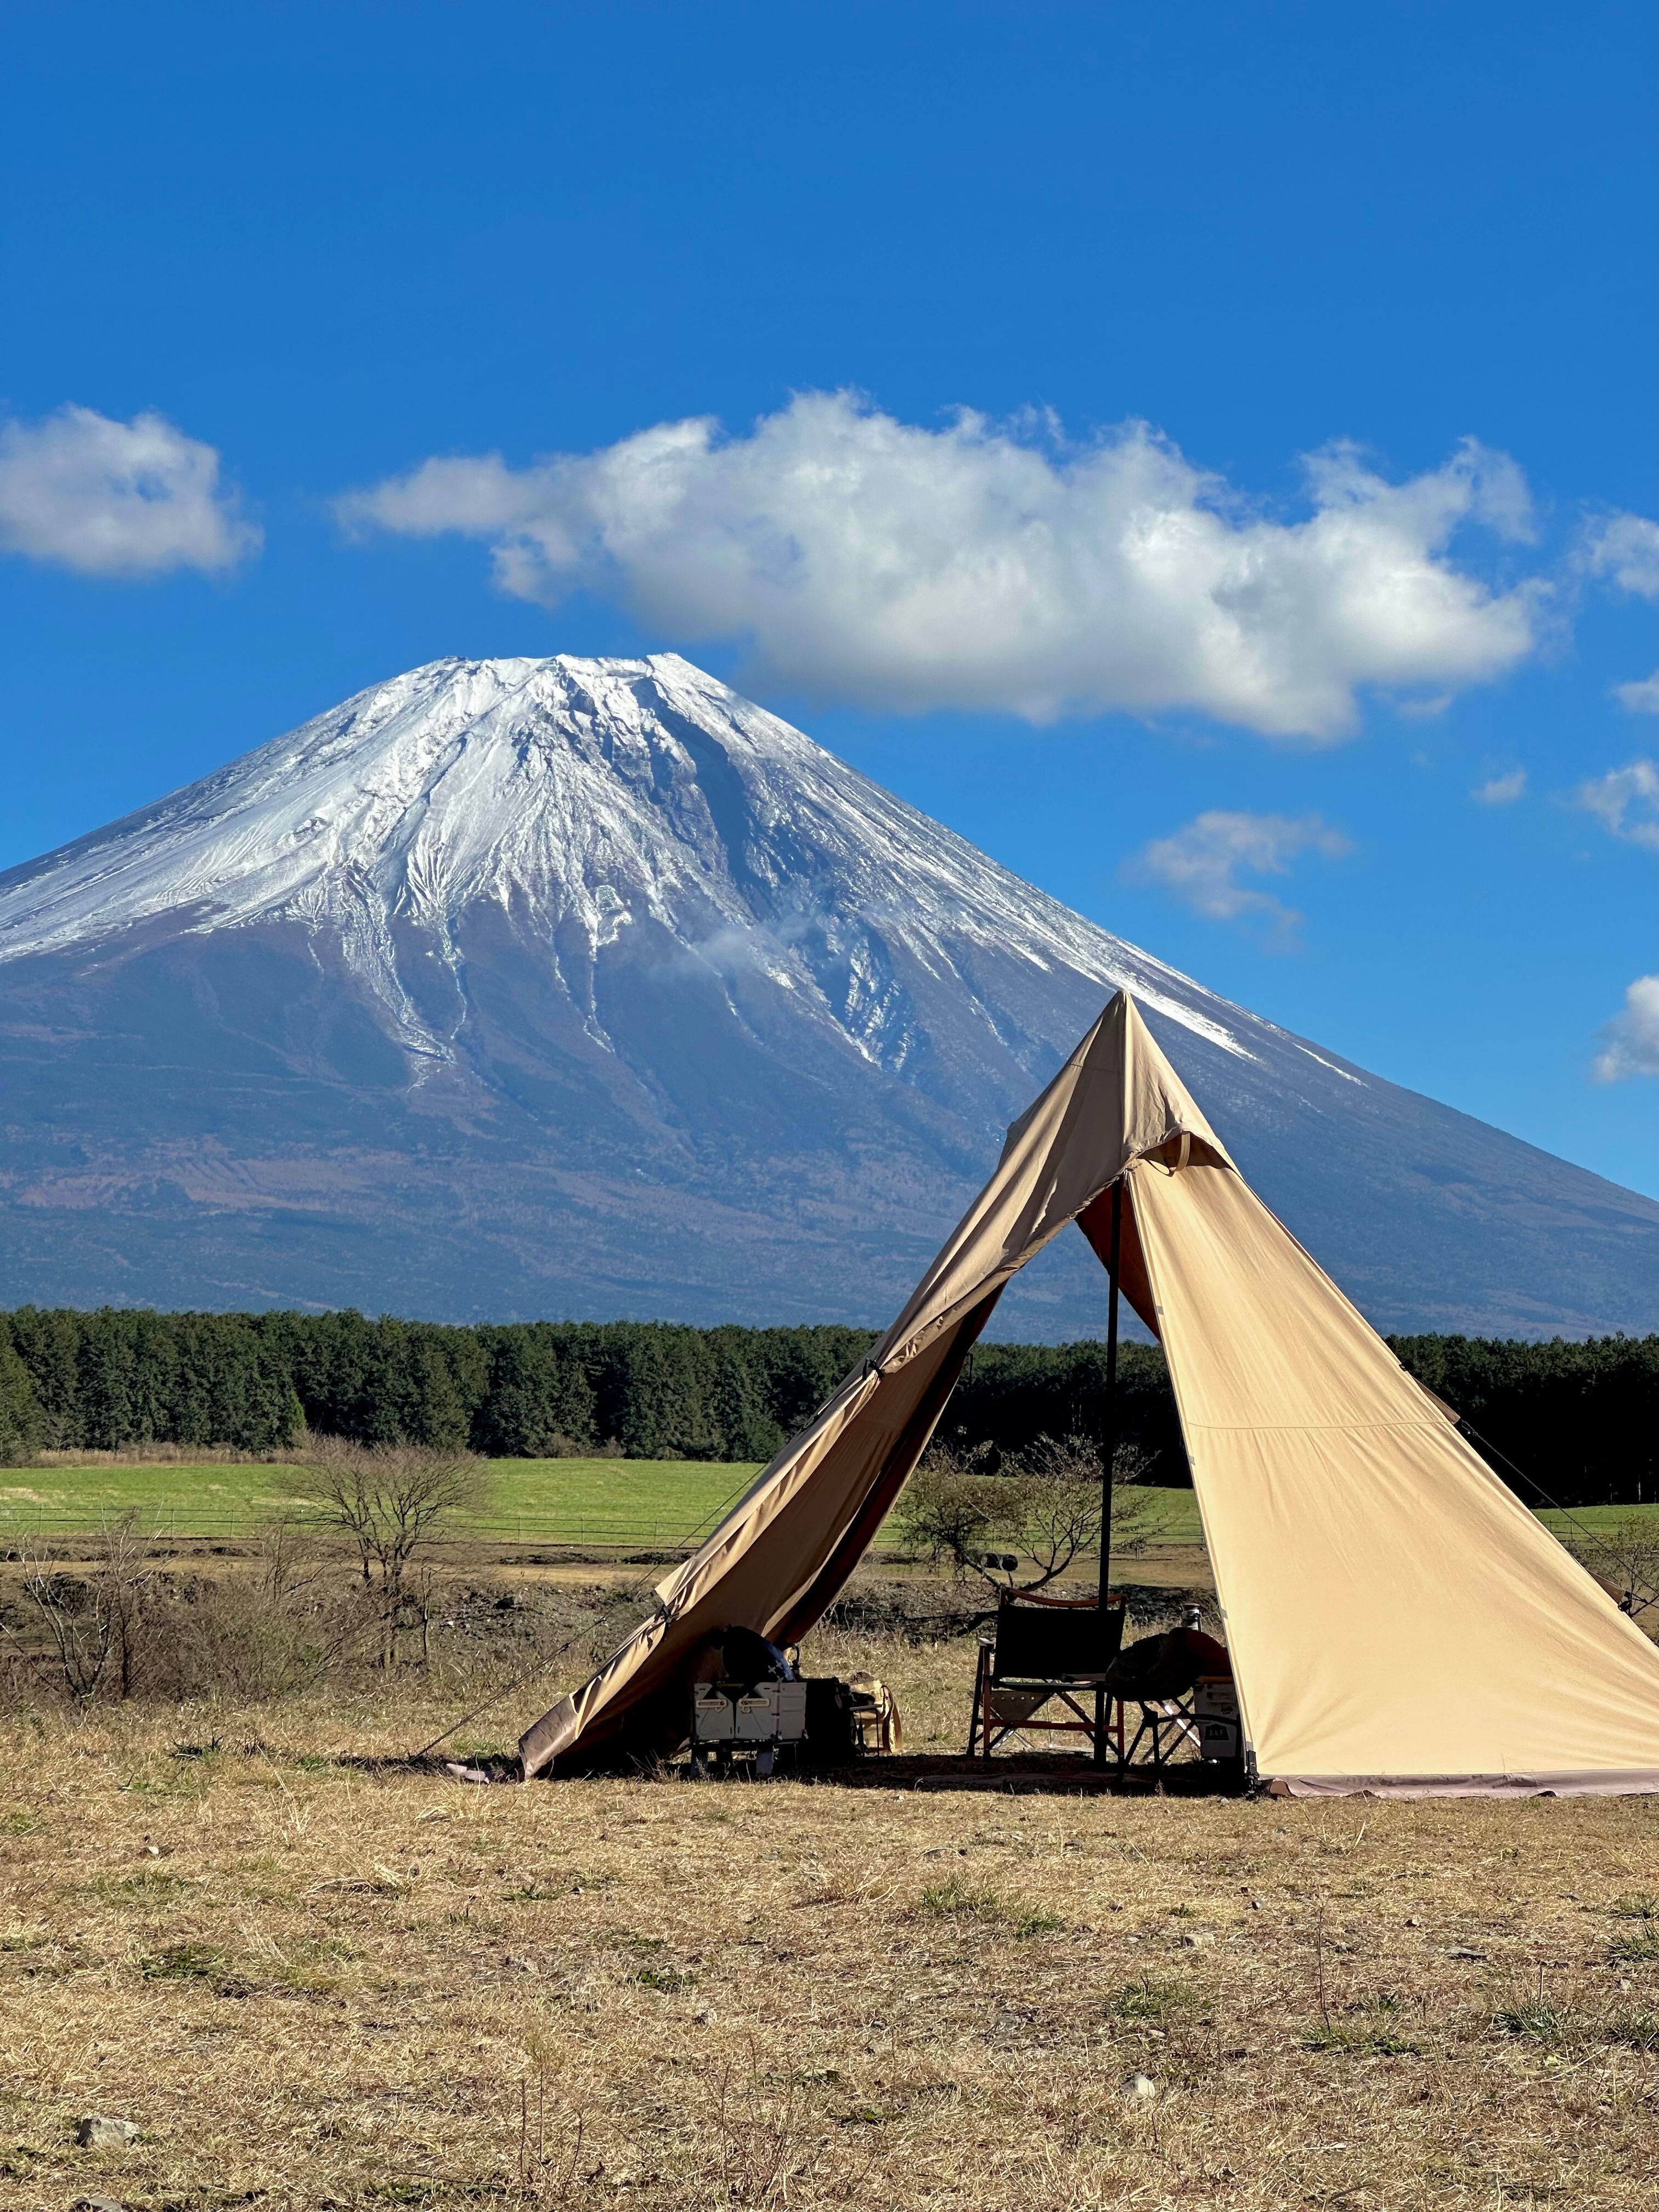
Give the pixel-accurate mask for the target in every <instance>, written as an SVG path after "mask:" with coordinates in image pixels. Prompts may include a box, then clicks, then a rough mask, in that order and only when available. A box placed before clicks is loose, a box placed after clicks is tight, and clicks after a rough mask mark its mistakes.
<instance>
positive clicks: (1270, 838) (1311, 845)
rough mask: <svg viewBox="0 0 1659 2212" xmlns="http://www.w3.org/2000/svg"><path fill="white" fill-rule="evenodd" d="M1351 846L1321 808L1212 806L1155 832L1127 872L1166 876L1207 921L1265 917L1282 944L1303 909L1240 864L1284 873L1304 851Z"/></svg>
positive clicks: (1163, 880)
mask: <svg viewBox="0 0 1659 2212" xmlns="http://www.w3.org/2000/svg"><path fill="white" fill-rule="evenodd" d="M1352 850H1353V848H1352V845H1351V843H1350V842H1349V841H1348V839H1347V838H1346V837H1345V836H1343V835H1342V833H1341V831H1340V829H1333V828H1332V827H1331V825H1330V824H1329V823H1328V822H1325V821H1323V820H1322V818H1321V817H1319V816H1318V815H1317V814H1301V815H1289V814H1239V813H1231V812H1229V811H1226V810H1225V809H1224V808H1221V807H1212V808H1210V809H1209V811H1207V812H1206V813H1203V814H1200V815H1199V816H1197V817H1195V819H1194V820H1193V821H1191V822H1189V823H1187V825H1186V826H1185V828H1184V829H1177V830H1176V833H1175V835H1174V836H1172V837H1155V838H1154V839H1153V840H1152V843H1151V844H1150V845H1147V846H1146V847H1145V848H1143V849H1142V851H1140V852H1139V853H1138V854H1136V855H1135V857H1134V859H1133V860H1131V861H1130V862H1129V863H1128V866H1127V869H1126V871H1125V872H1126V873H1127V875H1128V876H1129V877H1130V878H1131V879H1132V880H1133V879H1139V881H1141V882H1151V883H1157V884H1162V885H1163V886H1164V890H1168V891H1170V892H1172V893H1173V894H1174V896H1176V898H1178V899H1179V900H1180V901H1181V902H1182V905H1183V906H1189V907H1191V908H1192V909H1193V911H1194V914H1201V915H1205V916H1206V918H1207V919H1208V920H1209V921H1246V920H1250V919H1259V920H1261V921H1265V922H1267V924H1268V925H1269V927H1270V932H1271V937H1270V941H1271V942H1273V944H1275V945H1278V946H1279V947H1280V948H1281V949H1282V948H1285V947H1287V946H1288V945H1291V943H1293V942H1294V939H1295V933H1296V927H1297V923H1298V922H1299V921H1301V919H1302V917H1301V915H1299V914H1297V912H1296V910H1295V908H1291V907H1287V906H1285V905H1284V904H1283V903H1282V902H1280V901H1279V900H1278V899H1276V898H1274V897H1273V894H1272V893H1271V892H1270V891H1264V890H1256V889H1255V887H1254V886H1253V885H1251V884H1241V883H1240V882H1239V880H1238V875H1239V872H1240V870H1241V869H1242V870H1243V871H1245V872H1248V873H1249V874H1250V875H1255V876H1284V875H1288V874H1289V873H1290V864H1291V861H1292V860H1296V859H1297V857H1298V856H1299V855H1300V854H1303V853H1308V852H1314V853H1322V854H1324V856H1325V857H1326V859H1327V860H1338V859H1340V857H1341V855H1342V854H1344V853H1349V852H1352Z"/></svg>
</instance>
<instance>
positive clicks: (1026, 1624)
mask: <svg viewBox="0 0 1659 2212" xmlns="http://www.w3.org/2000/svg"><path fill="white" fill-rule="evenodd" d="M1122 1635H1123V1608H1122V1607H1121V1606H1109V1607H1107V1608H1106V1610H1105V1611H1104V1612H1102V1610H1101V1608H1100V1607H1098V1606H1097V1604H1096V1603H1095V1601H1094V1600H1093V1599H1092V1598H1063V1597H1046V1596H1043V1595H1040V1594H1039V1593H1037V1592H1036V1591H1030V1590H1004V1591H1003V1592H1002V1593H1001V1594H1000V1597H999V1599H998V1602H997V1613H996V1620H995V1622H994V1626H992V1628H991V1629H990V1631H989V1632H988V1633H987V1634H986V1635H982V1636H981V1639H980V1647H979V1663H978V1666H977V1668H976V1669H975V1675H974V1704H973V1711H972V1715H971V1717H970V1718H969V1723H968V1756H969V1759H975V1758H982V1759H988V1758H989V1757H990V1756H991V1753H993V1752H994V1750H995V1749H996V1747H997V1746H998V1745H999V1744H1000V1743H1002V1742H1004V1741H1006V1739H1007V1738H1008V1737H1009V1736H1011V1735H1016V1734H1024V1735H1031V1734H1037V1733H1042V1734H1045V1735H1083V1736H1086V1737H1087V1739H1088V1741H1089V1743H1090V1747H1091V1749H1094V1748H1097V1747H1099V1746H1100V1745H1101V1744H1102V1743H1103V1741H1104V1732H1105V1729H1106V1727H1107V1723H1108V1714H1107V1711H1106V1703H1105V1699H1104V1698H1103V1695H1102V1694H1101V1686H1102V1685H1103V1683H1104V1682H1105V1681H1106V1680H1107V1679H1108V1670H1109V1668H1110V1666H1111V1664H1112V1662H1113V1661H1114V1659H1115V1657H1116V1656H1117V1650H1118V1645H1119V1643H1120V1642H1121V1638H1122Z"/></svg>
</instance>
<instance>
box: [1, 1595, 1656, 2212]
mask: <svg viewBox="0 0 1659 2212" xmlns="http://www.w3.org/2000/svg"><path fill="white" fill-rule="evenodd" d="M811 1656H812V1663H814V1664H815V1665H816V1666H817V1667H818V1668H822V1669H824V1670H831V1669H833V1670H834V1671H837V1672H842V1673H846V1672H849V1671H851V1670H852V1669H853V1668H854V1667H855V1666H858V1665H868V1666H872V1668H874V1670H875V1671H877V1672H878V1673H879V1674H882V1675H883V1676H884V1678H886V1679H887V1680H890V1681H892V1682H893V1683H894V1684H895V1685H896V1688H897V1691H898V1693H899V1696H900V1699H901V1700H902V1704H903V1705H904V1708H905V1711H906V1717H907V1721H908V1731H907V1750H908V1751H909V1752H910V1753H913V1754H915V1753H921V1754H923V1759H922V1765H921V1766H920V1767H919V1766H918V1765H917V1764H916V1762H915V1759H914V1758H911V1759H907V1760H906V1761H905V1763H904V1765H903V1767H902V1769H896V1770H890V1778H891V1780H892V1781H894V1782H898V1781H899V1780H900V1779H901V1778H902V1781H903V1784H904V1786H902V1787H890V1786H882V1785H883V1778H882V1777H881V1776H880V1775H878V1773H877V1772H876V1771H873V1770H872V1769H869V1768H866V1770H864V1771H862V1772H861V1773H860V1776H859V1777H858V1778H857V1780H858V1785H859V1786H852V1787H849V1786H844V1785H842V1784H834V1783H825V1782H816V1783H811V1784H806V1783H803V1782H794V1781H787V1780H781V1781H776V1782H773V1783H770V1784H752V1783H725V1784H722V1783H716V1782H708V1783H702V1784H693V1783H688V1782H683V1781H662V1780H639V1781H629V1782H619V1781H587V1782H569V1783H560V1784H532V1785H531V1786H529V1787H527V1788H526V1787H522V1786H501V1787H489V1788H478V1787H470V1786H467V1785H465V1784H460V1783H458V1782H456V1781H454V1780H453V1779H452V1778H448V1777H447V1776H445V1775H443V1774H441V1773H431V1772H426V1771H411V1770H410V1768H409V1767H408V1766H406V1765H401V1764H399V1763H398V1761H399V1760H400V1759H401V1757H402V1755H403V1754H404V1753H407V1752H408V1751H409V1750H410V1749H411V1748H413V1747H416V1746H417V1745H418V1744H420V1743H421V1742H422V1741H425V1740H426V1738H427V1736H428V1735H430V1734H433V1733H435V1731H436V1729H437V1728H438V1727H440V1726H441V1725H442V1724H443V1723H444V1721H445V1719H446V1718H447V1717H453V1709H448V1708H446V1707H445V1706H444V1705H443V1702H442V1699H440V1698H439V1697H438V1696H437V1695H436V1694H435V1692H434V1691H433V1690H432V1689H430V1688H428V1687H425V1686H421V1685H419V1684H411V1685H403V1684H398V1683H394V1684H393V1685H392V1686H391V1687H390V1688H388V1687H386V1686H384V1685H381V1686H374V1687H373V1688H371V1690H369V1691H367V1692H359V1693H357V1694H354V1695H352V1696H349V1697H347V1696H345V1695H344V1694H343V1693H342V1692H338V1691H336V1692H331V1693H330V1694H329V1695H328V1696H327V1697H323V1696H320V1695H313V1696H308V1697H303V1698H299V1699H290V1700H289V1701H287V1702H285V1703H283V1704H281V1705H276V1706H273V1707H270V1708H268V1709H264V1710H258V1709H252V1708H249V1709H243V1710H233V1709H230V1708H228V1707H216V1708H205V1707H204V1708H193V1709H192V1708H181V1707H179V1706H177V1705H171V1706H155V1705H152V1706H140V1705H128V1706H125V1707H117V1708H104V1709H100V1710H96V1711H91V1712H88V1713H85V1714H82V1715H79V1716H76V1715H71V1714H68V1713H65V1712H64V1711H57V1710H50V1709H46V1708H45V1707H42V1708H40V1709H39V1710H36V1711H23V1712H21V1713H18V1714H16V1715H15V1716H14V1717H11V1718H9V1719H8V1720H6V1721H4V1722H3V1723H0V1738H3V1780H0V1887H3V1897H0V2100H3V2105H0V2203H3V2204H4V2205H5V2206H6V2207H7V2208H15V2212H48V2208H50V2212H63V2208H66V2207H68V2206H69V2205H70V2204H71V2203H73V2202H74V2201H75V2199H76V2197H79V2196H81V2195H82V2194H92V2195H97V2196H101V2197H106V2198H108V2199H110V2200H111V2201H112V2202H113V2203H118V2204H119V2205H122V2206H124V2207H127V2208H130V2212H161V2208H176V2212H186V2208H188V2212H197V2208H208V2207H220V2206H229V2205H240V2204H254V2203H258V2204H260V2205H262V2206H269V2207H272V2208H290V2207H291V2208H296V2212H297V2208H301V2207H304V2208H307V2212H309V2208H321V2207H330V2206H332V2207H344V2206H360V2205H361V2206H370V2205H384V2204H388V2203H403V2204H428V2205H438V2206H441V2205H459V2204H463V2203H467V2204H471V2203H505V2204H508V2205H512V2204H517V2203H526V2204H544V2205H555V2204H557V2205H572V2206H589V2205H596V2204H609V2203H629V2204H634V2205H638V2206H647V2205H662V2206H664V2207H667V2206H675V2207H679V2206H696V2207H701V2206H710V2207H712V2206H716V2205H718V2206H720V2207H731V2206H783V2205H793V2206H798V2207H814V2206H820V2205H842V2204H863V2205H867V2206H870V2207H872V2208H889V2207H906V2208H910V2207H915V2208H933V2207H945V2206H949V2207H952V2208H955V2207H964V2208H966V2207H973V2208H984V2212H1000V2208H1008V2212H1013V2208H1022V2212H1023V2208H1027V2207H1030V2208H1033V2212H1035V2208H1037V2207H1042V2208H1051V2207H1060V2206H1066V2207H1069V2206H1094V2205H1118V2204H1123V2205H1129V2204H1133V2205H1134V2206H1137V2207H1145V2208H1148V2212H1156V2208H1161V2207H1164V2206H1170V2207H1174V2206H1182V2207H1189V2206H1211V2205H1214V2206H1238V2207H1247V2206H1266V2205H1273V2206H1279V2205H1304V2204H1317V2205H1340V2206H1343V2207H1347V2208H1359V2207H1372V2206H1376V2207H1383V2206H1387V2207H1390V2208H1393V2207H1398V2208H1401V2212H1405V2208H1415V2207H1419V2206H1425V2205H1440V2204H1457V2205H1469V2206H1471V2207H1473V2206H1476V2205H1479V2206H1481V2207H1486V2206H1492V2205H1497V2204H1500V2203H1536V2204H1541V2203H1565V2204H1570V2205H1572V2206H1574V2207H1578V2206H1586V2207H1593V2206H1618V2207H1635V2206H1638V2205H1642V2206H1644V2207H1645V2206H1648V2205H1650V2203H1652V2199H1653V2189H1654V2179H1655V2172H1656V2167H1659V2102H1656V2100H1659V1894H1656V1892H1659V1805H1655V1804H1652V1803H1650V1802H1644V1801H1638V1800H1632V1801H1573V1802H1548V1801H1546V1802H1522V1803H1508V1804H1493V1803H1482V1802H1458V1803H1438V1804H1435V1803H1429V1804H1422V1805H1398V1804H1389V1805H1378V1804H1375V1803H1367V1802H1357V1801H1354V1802H1339V1803H1330V1802H1326V1803H1322V1804H1318V1805H1301V1804H1285V1803H1279V1802H1245V1801H1243V1800H1237V1799H1220V1800H1217V1799H1197V1800H1191V1799H1186V1798H1181V1797H1175V1796H1170V1797H1164V1798H1159V1797H1156V1796H1139V1797H1134V1798H1119V1797H1113V1796H1090V1795H1083V1794H1078V1793H1076V1792H1075V1791H1072V1790H1068V1789H1067V1787H1066V1772H1065V1770H1064V1769H1062V1768H1058V1767H1056V1768H1054V1769H1051V1770H1050V1772H1051V1775H1052V1777H1053V1780H1052V1784H1051V1786H1050V1787H1048V1789H1045V1790H1038V1791H1036V1792H1035V1793H1034V1794H1024V1795H1006V1794H987V1793H985V1792H982V1791H978V1792H962V1791H958V1790H955V1789H952V1788H951V1787H948V1786H939V1787H933V1788H929V1787H918V1786H916V1784H917V1778H918V1775H919V1773H920V1774H922V1775H924V1777H925V1773H926V1754H927V1752H929V1751H930V1750H933V1751H937V1752H939V1753H944V1752H945V1751H950V1750H954V1749H957V1748H958V1747H960V1744H961V1741H962V1740H963V1736H964V1735H965V1729H966V1716H967V1701H968V1690H969V1677H970V1672H971V1644H966V1643H964V1642H963V1641H961V1640H958V1641H956V1642H954V1643H941V1644H938V1645H937V1646H935V1647H933V1648H932V1649H929V1648H927V1646H925V1645H920V1646H919V1645H916V1644H908V1643H902V1642H900V1641H899V1640H898V1639H896V1638H874V1639H871V1638H855V1637H853V1636H851V1635H848V1634H845V1633H843V1634H841V1635H825V1636H823V1637H821V1638H819V1639H818V1644H817V1650H816V1652H815V1653H814V1654H813V1655H811ZM528 1717H531V1714H530V1712H529V1711H526V1710H522V1709H520V1706H519V1705H508V1706H507V1707H506V1708H503V1709H501V1711H497V1712H495V1713H493V1714H491V1715H489V1716H487V1717H484V1718H483V1719H482V1720H481V1721H480V1722H478V1723H476V1724H474V1725H473V1726H471V1728H469V1729H466V1730H465V1731H464V1732H463V1734H462V1735H461V1736H460V1737H459V1738H458V1739H457V1742H458V1745H459V1746H460V1747H464V1748H465V1750H467V1751H468V1752H470V1753H477V1752H482V1751H484V1750H487V1749H489V1748H491V1747H498V1746H501V1745H503V1744H506V1743H509V1742H510V1741H511V1739H512V1738H513V1735H516V1733H517V1729H518V1728H519V1727H520V1725H522V1723H523V1722H524V1721H525V1720H526V1719H527V1718H528ZM939 1779H941V1780H942V1781H948V1777H943V1776H941V1777H939ZM1136 2076H1140V2077H1143V2080H1142V2081H1141V2082H1140V2083H1139V2085H1137V2083H1136V2081H1135V2077H1136ZM1126 2085H1127V2086H1126ZM92 2114H101V2115H105V2116H108V2117H113V2118H122V2119H126V2120H130V2121H131V2122H133V2123H134V2124H136V2125H137V2128H138V2130H140V2134H139V2136H138V2139H137V2142H136V2143H134V2144H133V2145H132V2147H131V2148H127V2149H101V2150H100V2149H81V2148H76V2141H75V2132H76V2123H77V2122H78V2121H79V2120H80V2119H81V2118H83V2117H86V2116H88V2115H92Z"/></svg>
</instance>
